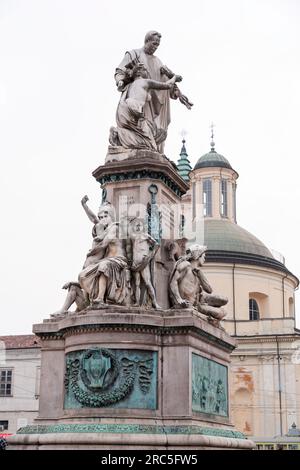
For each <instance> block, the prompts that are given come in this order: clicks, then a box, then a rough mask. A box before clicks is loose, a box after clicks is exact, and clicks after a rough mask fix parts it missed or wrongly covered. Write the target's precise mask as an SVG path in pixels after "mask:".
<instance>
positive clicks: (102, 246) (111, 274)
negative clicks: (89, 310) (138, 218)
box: [78, 196, 128, 305]
mask: <svg viewBox="0 0 300 470" xmlns="http://www.w3.org/2000/svg"><path fill="white" fill-rule="evenodd" d="M87 201H88V197H87V196H85V197H84V198H83V199H82V201H81V203H82V206H83V208H84V210H85V212H86V214H87V216H88V218H89V219H90V220H91V221H92V222H93V223H94V229H93V235H95V236H94V240H93V246H92V248H91V250H90V251H89V252H88V254H87V257H86V261H85V263H84V266H83V270H82V271H81V273H80V274H79V276H78V279H79V284H80V286H81V288H82V289H83V290H84V291H85V292H86V293H87V294H88V295H89V299H90V302H91V303H98V304H103V305H104V304H107V303H112V304H120V305H124V304H125V303H126V300H127V297H128V289H127V272H126V271H127V270H128V262H127V258H126V247H125V243H124V242H125V240H123V239H122V238H120V236H119V223H118V222H114V211H113V208H112V206H111V205H110V204H109V203H104V204H102V205H101V206H100V209H99V213H98V216H96V215H95V214H94V213H93V212H92V211H91V209H89V207H88V206H87Z"/></svg>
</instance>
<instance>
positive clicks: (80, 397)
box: [69, 359, 136, 407]
mask: <svg viewBox="0 0 300 470" xmlns="http://www.w3.org/2000/svg"><path fill="white" fill-rule="evenodd" d="M69 370H70V380H69V387H70V388H71V390H72V391H73V393H74V396H75V398H76V400H77V401H79V403H81V404H83V405H86V406H88V407H102V406H109V405H113V404H115V403H118V402H119V401H120V400H123V398H125V397H126V396H127V395H129V393H130V392H131V391H132V389H133V386H134V382H135V377H136V367H130V368H128V369H127V370H126V371H123V374H122V375H123V377H122V379H123V380H122V382H121V385H120V386H119V387H117V388H116V389H114V390H112V391H109V392H102V393H97V394H96V393H95V392H94V393H93V392H90V391H88V390H83V389H82V388H81V387H80V386H79V383H78V382H79V380H78V379H79V373H80V361H79V360H78V359H75V360H74V361H73V362H72V364H70V369H69Z"/></svg>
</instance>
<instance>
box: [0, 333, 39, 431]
mask: <svg viewBox="0 0 300 470" xmlns="http://www.w3.org/2000/svg"><path fill="white" fill-rule="evenodd" d="M40 362H41V354H40V346H39V339H38V338H37V337H36V336H35V335H17V336H0V433H12V434H14V433H15V432H16V431H17V429H19V428H20V427H22V426H26V425H27V424H31V423H32V422H33V420H34V418H36V417H37V414H38V406H39V382H40Z"/></svg>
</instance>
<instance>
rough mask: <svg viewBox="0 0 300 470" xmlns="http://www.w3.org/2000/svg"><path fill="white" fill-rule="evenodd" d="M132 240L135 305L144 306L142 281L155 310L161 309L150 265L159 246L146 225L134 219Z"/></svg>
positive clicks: (131, 226)
mask: <svg viewBox="0 0 300 470" xmlns="http://www.w3.org/2000/svg"><path fill="white" fill-rule="evenodd" d="M130 229H131V230H130V238H131V241H132V244H131V247H132V264H131V271H132V274H133V278H134V286H135V305H137V306H139V305H141V304H142V298H141V289H140V285H141V280H142V281H143V282H144V285H145V288H146V291H147V292H148V295H149V297H150V300H151V303H152V306H153V308H156V309H161V307H160V306H159V305H158V303H157V300H156V294H155V290H154V287H153V280H152V277H153V274H152V273H151V270H150V263H151V261H152V260H153V259H154V257H155V255H156V253H157V251H158V249H159V245H158V243H157V242H156V241H155V240H154V238H152V237H151V236H150V235H149V234H148V233H147V232H146V231H145V224H144V222H143V221H142V220H141V219H138V218H134V219H132V221H131V224H130Z"/></svg>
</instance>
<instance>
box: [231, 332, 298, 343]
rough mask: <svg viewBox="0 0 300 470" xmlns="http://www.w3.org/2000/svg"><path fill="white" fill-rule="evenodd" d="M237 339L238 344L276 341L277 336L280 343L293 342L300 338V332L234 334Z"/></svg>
mask: <svg viewBox="0 0 300 470" xmlns="http://www.w3.org/2000/svg"><path fill="white" fill-rule="evenodd" d="M234 338H235V339H236V341H237V344H238V345H240V344H247V343H274V342H276V338H277V339H278V341H279V342H280V343H292V342H294V341H296V340H300V334H299V333H295V334H287V335H282V334H281V335H280V334H279V335H276V334H272V335H254V336H246V335H245V336H234Z"/></svg>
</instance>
